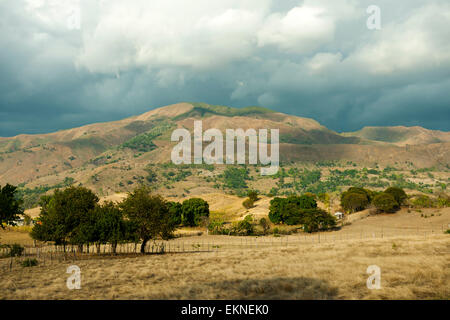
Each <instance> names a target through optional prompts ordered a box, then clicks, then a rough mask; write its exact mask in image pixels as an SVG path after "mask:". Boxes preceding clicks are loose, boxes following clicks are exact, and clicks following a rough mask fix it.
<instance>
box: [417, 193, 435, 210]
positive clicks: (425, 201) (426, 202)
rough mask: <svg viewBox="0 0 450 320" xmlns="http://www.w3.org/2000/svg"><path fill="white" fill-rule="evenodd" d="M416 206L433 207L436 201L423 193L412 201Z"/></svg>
mask: <svg viewBox="0 0 450 320" xmlns="http://www.w3.org/2000/svg"><path fill="white" fill-rule="evenodd" d="M412 203H413V205H414V207H416V208H432V207H434V201H433V199H431V198H430V197H429V196H426V195H421V196H418V197H417V198H416V199H414V200H413V201H412Z"/></svg>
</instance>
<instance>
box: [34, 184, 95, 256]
mask: <svg viewBox="0 0 450 320" xmlns="http://www.w3.org/2000/svg"><path fill="white" fill-rule="evenodd" d="M98 201H99V199H98V197H97V196H96V195H95V194H94V193H93V192H92V191H91V190H89V189H87V188H84V187H69V188H66V189H64V190H62V191H61V190H55V192H54V194H53V195H52V196H51V197H48V196H47V197H43V198H42V199H41V205H42V208H41V214H40V216H39V218H38V224H37V225H35V226H34V228H33V231H32V233H31V236H32V237H33V238H34V239H36V240H40V241H45V242H47V241H54V242H55V244H63V245H64V248H65V245H66V244H67V243H68V242H70V243H72V244H77V245H78V247H79V251H81V252H82V251H83V244H84V243H86V241H87V236H86V235H84V234H83V232H82V230H81V228H82V227H81V225H88V224H89V223H90V222H92V220H91V217H90V213H91V211H92V210H93V209H94V208H95V206H96V205H97V203H98Z"/></svg>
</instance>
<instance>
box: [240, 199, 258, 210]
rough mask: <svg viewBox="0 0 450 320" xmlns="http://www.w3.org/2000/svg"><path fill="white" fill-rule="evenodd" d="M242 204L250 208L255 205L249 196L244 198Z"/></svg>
mask: <svg viewBox="0 0 450 320" xmlns="http://www.w3.org/2000/svg"><path fill="white" fill-rule="evenodd" d="M242 205H243V206H244V208H245V209H251V208H253V207H254V206H255V204H254V202H253V200H252V199H250V198H248V199H245V200H244V202H242Z"/></svg>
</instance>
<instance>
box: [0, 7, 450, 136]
mask: <svg viewBox="0 0 450 320" xmlns="http://www.w3.org/2000/svg"><path fill="white" fill-rule="evenodd" d="M372 5H375V6H377V7H378V8H379V9H380V11H379V13H380V14H379V17H380V19H379V20H376V18H377V16H375V15H374V14H375V13H376V12H375V11H370V10H369V12H368V8H369V6H372ZM368 21H369V22H370V23H369V26H373V25H374V22H377V21H380V25H379V26H380V28H373V27H370V28H369V27H368ZM0 47H1V48H2V49H1V50H0V136H3V137H5V136H14V135H17V134H22V133H46V132H53V131H57V130H61V129H67V128H72V127H77V126H81V125H85V124H89V123H93V122H104V121H112V120H119V119H123V118H125V117H129V116H132V115H138V114H141V113H144V112H147V111H149V110H151V109H154V108H157V107H161V106H165V105H170V104H174V103H178V102H206V103H209V104H216V105H227V106H232V107H245V106H255V105H257V106H263V107H267V108H270V109H273V110H277V111H280V112H284V113H289V114H293V115H297V116H301V117H308V118H313V119H315V120H317V121H319V122H320V123H321V124H323V125H325V126H327V127H328V128H330V129H332V130H336V131H338V132H343V131H355V130H359V129H361V128H362V127H364V126H392V125H405V126H416V125H419V126H423V127H425V128H429V129H437V130H443V131H449V130H450V122H449V118H450V1H448V0H422V1H419V0H396V1H389V0H370V1H365V0H314V1H313V0H304V1H301V0H297V1H293V0H247V1H245V0H215V1H211V0H195V1H186V0H152V1H147V0H129V1H123V0H0Z"/></svg>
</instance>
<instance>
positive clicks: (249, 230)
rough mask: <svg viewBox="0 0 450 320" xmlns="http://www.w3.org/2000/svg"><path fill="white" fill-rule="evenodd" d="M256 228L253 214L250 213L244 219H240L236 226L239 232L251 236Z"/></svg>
mask: <svg viewBox="0 0 450 320" xmlns="http://www.w3.org/2000/svg"><path fill="white" fill-rule="evenodd" d="M254 231H255V229H254V227H253V216H252V215H248V216H246V217H245V218H244V220H242V221H239V222H238V224H237V227H236V232H237V233H238V234H244V235H247V236H250V235H252V234H253V233H254Z"/></svg>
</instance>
